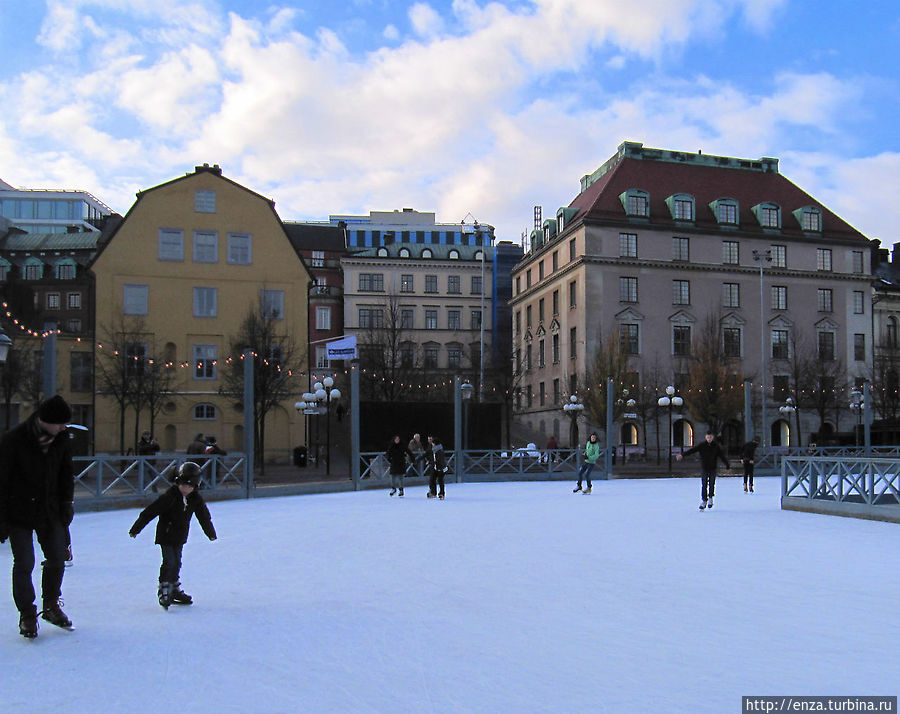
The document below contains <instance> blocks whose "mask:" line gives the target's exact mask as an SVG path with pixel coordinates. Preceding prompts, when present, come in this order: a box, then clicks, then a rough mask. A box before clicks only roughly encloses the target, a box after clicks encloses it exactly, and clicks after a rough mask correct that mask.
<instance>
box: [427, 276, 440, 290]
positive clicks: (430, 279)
mask: <svg viewBox="0 0 900 714" xmlns="http://www.w3.org/2000/svg"><path fill="white" fill-rule="evenodd" d="M437 291H438V289H437V275H426V276H425V292H426V293H436V292H437Z"/></svg>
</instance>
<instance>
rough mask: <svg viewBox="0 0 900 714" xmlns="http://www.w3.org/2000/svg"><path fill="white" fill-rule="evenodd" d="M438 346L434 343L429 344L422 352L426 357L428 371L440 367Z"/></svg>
mask: <svg viewBox="0 0 900 714" xmlns="http://www.w3.org/2000/svg"><path fill="white" fill-rule="evenodd" d="M438 349H439V348H438V346H437V345H435V344H434V343H429V344H427V345H425V349H424V350H422V355H423V357H424V363H425V368H426V369H437V366H438Z"/></svg>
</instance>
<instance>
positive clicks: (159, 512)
mask: <svg viewBox="0 0 900 714" xmlns="http://www.w3.org/2000/svg"><path fill="white" fill-rule="evenodd" d="M200 480H201V474H200V467H199V466H198V465H197V464H195V463H194V462H193V461H185V462H184V463H183V464H182V465H181V467H180V468H179V469H178V475H177V476H175V485H174V486H172V487H171V488H169V489H168V490H167V491H166V492H165V493H164V494H162V495H161V496H160V497H159V498H157V499H156V500H155V501H154V502H153V503H151V504H150V505H149V506H147V507H146V508H145V509H144V510H143V511H141V514H140V515H139V516H138V517H137V520H136V521H135V522H134V525H133V526H131V529H130V530H129V531H128V535H130V536H131V537H132V538H134V537H136V536H137V534H138V533H140V532H141V530H143V528H144V526H146V525H147V524H148V523H149V522H150V521H152V520H153V519H154V518H156V517H157V516H159V521H158V522H157V524H156V543H157V544H158V545H159V547H160V549H161V550H162V565H161V566H160V568H159V589H158V591H157V595H158V597H159V604H160V605H162V606H163V607H164V608H166V609H167V610H168V609H169V605H171V604H172V603H173V602H174V603H175V604H177V605H190V604H191V603H192V602H193V599H192V598H191V596H190V595H188V594H187V593H186V592H184V591H183V590H182V589H181V582H179V579H178V578H179V574H180V573H181V551H182V549H183V548H184V544H185V543H186V542H187V538H188V529H189V528H190V525H191V516H192V515H194V514H195V513H196V514H197V520H198V521H199V522H200V527H201V528H203V532H204V533H205V534H206V537H207V538H209V539H210V540H215V539H216V529H215V528H214V527H213V524H212V519H211V518H210V516H209V509H208V508H207V507H206V502H205V501H204V500H203V497H202V496H201V495H200V493H199V492H198V491H197V489H198V488H199V486H200Z"/></svg>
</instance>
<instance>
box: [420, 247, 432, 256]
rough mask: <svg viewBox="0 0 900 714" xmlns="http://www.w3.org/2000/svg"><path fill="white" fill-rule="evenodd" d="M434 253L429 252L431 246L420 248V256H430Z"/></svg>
mask: <svg viewBox="0 0 900 714" xmlns="http://www.w3.org/2000/svg"><path fill="white" fill-rule="evenodd" d="M433 256H434V254H433V253H432V252H431V248H423V249H422V257H423V258H431V257H433Z"/></svg>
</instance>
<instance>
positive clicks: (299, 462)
mask: <svg viewBox="0 0 900 714" xmlns="http://www.w3.org/2000/svg"><path fill="white" fill-rule="evenodd" d="M294 466H300V467H301V468H302V467H304V466H306V447H305V446H297V447H296V448H294Z"/></svg>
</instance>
